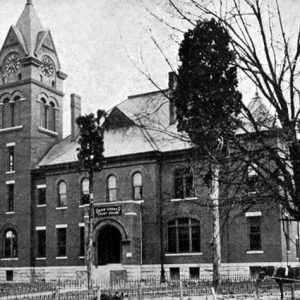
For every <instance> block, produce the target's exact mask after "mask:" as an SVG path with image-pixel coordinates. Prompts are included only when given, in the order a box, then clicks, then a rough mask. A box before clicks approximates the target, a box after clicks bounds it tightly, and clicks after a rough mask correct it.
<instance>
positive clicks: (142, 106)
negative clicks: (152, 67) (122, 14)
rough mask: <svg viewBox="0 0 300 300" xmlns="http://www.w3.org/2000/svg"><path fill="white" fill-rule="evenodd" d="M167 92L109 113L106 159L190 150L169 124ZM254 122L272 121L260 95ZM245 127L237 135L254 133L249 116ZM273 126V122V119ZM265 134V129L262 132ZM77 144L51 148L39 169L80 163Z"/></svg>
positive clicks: (133, 100)
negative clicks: (154, 152)
mask: <svg viewBox="0 0 300 300" xmlns="http://www.w3.org/2000/svg"><path fill="white" fill-rule="evenodd" d="M168 93H169V91H168V90H163V91H156V92H151V93H146V94H140V95H135V96H130V97H128V98H127V99H126V100H124V101H123V102H121V103H120V104H119V105H117V106H115V107H113V108H112V109H111V110H109V111H108V117H107V120H106V122H107V129H106V131H105V134H104V149H105V151H104V157H106V158H110V157H121V156H124V155H134V154H138V153H149V152H153V151H160V152H162V153H164V152H170V151H179V150H185V149H189V148H190V147H191V144H190V143H189V139H188V138H187V136H185V135H184V134H181V133H178V132H177V125H176V123H175V124H172V125H170V124H169V109H170V107H169V100H168V97H167V96H168ZM248 109H249V111H250V112H251V113H252V115H253V116H254V117H255V118H258V119H259V118H264V119H265V118H266V117H270V116H271V115H270V114H269V111H268V110H267V108H266V106H265V105H264V104H263V102H262V100H261V98H260V97H258V95H256V97H254V98H253V100H252V101H251V102H250V103H249V105H248ZM241 119H242V122H243V127H242V128H241V129H239V130H238V131H237V133H246V132H247V130H249V131H248V132H251V131H253V126H252V125H251V122H250V121H249V119H248V118H247V116H246V115H244V116H241ZM270 120H272V122H274V121H273V120H274V118H273V117H272V119H270ZM261 129H262V130H264V128H261ZM77 148H78V143H77V142H76V141H72V140H71V137H70V136H69V137H67V138H66V139H64V140H63V141H61V142H60V143H58V144H56V145H55V146H54V147H52V148H51V149H50V150H49V151H48V153H47V154H46V155H45V156H44V158H43V159H42V160H41V161H40V163H39V165H38V166H50V165H57V164H63V163H71V162H76V161H77V151H76V149H77Z"/></svg>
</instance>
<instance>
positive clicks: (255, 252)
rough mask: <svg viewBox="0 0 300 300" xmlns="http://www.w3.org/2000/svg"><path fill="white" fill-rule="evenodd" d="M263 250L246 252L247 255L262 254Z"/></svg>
mask: <svg viewBox="0 0 300 300" xmlns="http://www.w3.org/2000/svg"><path fill="white" fill-rule="evenodd" d="M263 253H264V251H263V250H249V251H247V254H263Z"/></svg>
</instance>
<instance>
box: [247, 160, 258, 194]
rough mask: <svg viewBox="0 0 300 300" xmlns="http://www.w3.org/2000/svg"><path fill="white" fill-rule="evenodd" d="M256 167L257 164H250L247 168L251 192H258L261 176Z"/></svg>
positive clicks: (248, 189)
mask: <svg viewBox="0 0 300 300" xmlns="http://www.w3.org/2000/svg"><path fill="white" fill-rule="evenodd" d="M256 169H257V166H256V165H253V167H252V166H248V169H247V192H248V193H251V194H254V193H256V192H257V189H258V182H259V177H258V174H257V171H256Z"/></svg>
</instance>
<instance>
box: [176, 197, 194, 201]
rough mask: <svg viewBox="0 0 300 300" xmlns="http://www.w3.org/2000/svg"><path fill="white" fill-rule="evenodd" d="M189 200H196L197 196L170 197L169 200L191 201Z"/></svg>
mask: <svg viewBox="0 0 300 300" xmlns="http://www.w3.org/2000/svg"><path fill="white" fill-rule="evenodd" d="M191 200H198V198H197V197H187V198H173V199H171V202H179V201H191Z"/></svg>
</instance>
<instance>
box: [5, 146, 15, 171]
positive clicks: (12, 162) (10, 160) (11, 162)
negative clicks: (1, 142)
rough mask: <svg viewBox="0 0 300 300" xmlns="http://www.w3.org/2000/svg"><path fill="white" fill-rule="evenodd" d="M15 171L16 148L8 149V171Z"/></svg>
mask: <svg viewBox="0 0 300 300" xmlns="http://www.w3.org/2000/svg"><path fill="white" fill-rule="evenodd" d="M14 170H15V146H9V147H7V171H8V172H13V171H14Z"/></svg>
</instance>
